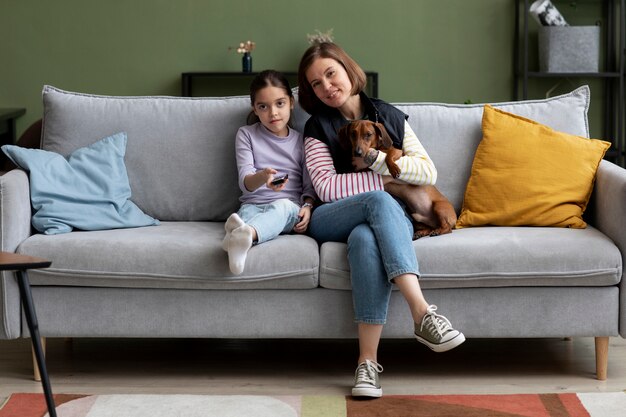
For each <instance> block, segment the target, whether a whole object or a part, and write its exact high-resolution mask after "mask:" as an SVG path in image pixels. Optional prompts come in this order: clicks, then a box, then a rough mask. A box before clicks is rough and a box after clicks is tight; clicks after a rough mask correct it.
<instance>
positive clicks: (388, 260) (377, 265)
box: [309, 191, 419, 324]
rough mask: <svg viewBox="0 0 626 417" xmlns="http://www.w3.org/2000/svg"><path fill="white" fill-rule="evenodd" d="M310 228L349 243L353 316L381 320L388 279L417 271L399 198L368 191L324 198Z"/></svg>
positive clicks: (320, 235) (410, 230)
mask: <svg viewBox="0 0 626 417" xmlns="http://www.w3.org/2000/svg"><path fill="white" fill-rule="evenodd" d="M309 232H310V234H311V236H312V237H313V238H315V239H316V240H317V241H318V242H319V243H323V242H328V241H333V242H347V243H348V263H349V264H350V273H351V280H352V300H353V303H354V314H355V321H356V322H358V323H369V324H385V321H386V319H387V307H388V306H389V297H390V296H391V288H392V285H391V282H390V281H391V280H392V279H393V278H395V277H397V276H399V275H402V274H406V273H410V274H415V275H416V276H419V270H418V266H417V258H416V256H415V251H414V249H413V243H412V242H413V236H412V233H413V226H412V225H411V221H410V220H409V219H408V218H407V216H406V215H405V213H404V210H403V209H402V208H401V207H400V205H399V204H398V202H397V201H396V200H394V199H393V197H391V195H389V194H388V193H386V192H385V191H371V192H367V193H362V194H357V195H355V196H352V197H348V198H345V199H343V200H338V201H335V202H332V203H327V204H323V205H321V206H320V207H318V208H317V209H316V210H315V211H314V212H313V216H312V218H311V222H310V224H309Z"/></svg>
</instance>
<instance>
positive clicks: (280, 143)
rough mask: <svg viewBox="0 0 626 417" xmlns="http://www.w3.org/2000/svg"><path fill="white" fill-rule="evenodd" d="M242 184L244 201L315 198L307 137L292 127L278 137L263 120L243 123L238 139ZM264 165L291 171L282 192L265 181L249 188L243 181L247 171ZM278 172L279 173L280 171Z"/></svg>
mask: <svg viewBox="0 0 626 417" xmlns="http://www.w3.org/2000/svg"><path fill="white" fill-rule="evenodd" d="M235 152H236V157H237V169H238V171H239V188H241V191H243V195H242V196H241V197H240V198H239V200H240V201H241V202H242V203H244V204H266V203H270V202H272V201H274V200H278V199H280V198H288V199H289V200H291V201H293V202H294V203H296V204H299V205H300V204H302V203H303V200H304V197H311V198H315V191H314V190H313V186H312V185H311V178H310V177H309V172H308V171H307V169H306V164H305V161H304V140H303V138H302V134H301V133H300V132H298V131H296V130H294V129H291V128H289V135H288V136H287V137H284V138H283V137H279V136H276V135H274V134H273V133H272V132H270V131H269V130H267V129H266V128H265V127H264V126H263V125H262V124H261V123H260V122H259V123H255V124H253V125H251V126H243V127H240V128H239V130H238V131H237V137H236V140H235ZM264 168H274V169H275V170H276V171H278V174H289V182H288V183H287V186H286V187H285V188H284V189H283V190H282V191H280V192H276V191H272V190H271V189H269V188H267V186H265V185H262V186H260V187H259V188H257V189H256V190H254V191H248V190H247V189H246V186H245V185H244V183H243V179H244V178H245V177H246V175H249V174H254V173H255V172H257V171H259V170H262V169H264ZM278 174H276V175H278Z"/></svg>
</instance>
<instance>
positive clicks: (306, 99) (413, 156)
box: [298, 43, 465, 397]
mask: <svg viewBox="0 0 626 417" xmlns="http://www.w3.org/2000/svg"><path fill="white" fill-rule="evenodd" d="M365 83H366V78H365V73H364V72H363V70H362V69H361V68H360V67H359V65H358V64H357V63H356V62H355V61H354V60H352V59H351V58H350V57H349V56H348V54H346V52H345V51H344V50H343V49H341V48H340V47H339V46H337V45H336V44H333V43H319V44H315V45H313V46H311V47H310V48H309V49H308V50H307V51H306V52H305V53H304V55H303V57H302V59H301V60H300V66H299V69H298V87H299V101H300V105H301V106H302V107H303V108H304V110H306V111H307V112H308V113H309V114H311V115H312V116H311V118H310V119H309V120H308V121H307V123H306V125H305V128H304V137H305V156H306V164H307V168H308V170H309V174H310V176H311V180H312V182H313V187H314V188H315V191H316V192H317V195H318V196H319V197H320V199H321V200H322V201H323V202H325V203H326V204H322V205H321V206H320V207H318V208H317V209H316V210H315V211H314V212H313V215H312V218H311V221H310V224H309V231H310V234H311V236H313V237H314V238H315V239H316V240H317V241H318V242H320V243H323V242H327V241H336V242H347V244H348V261H349V264H350V273H351V281H352V297H353V304H354V311H355V321H356V322H357V323H358V335H359V359H358V366H357V369H356V372H355V382H354V387H353V388H352V395H353V396H365V397H380V396H381V395H382V388H381V387H380V384H379V382H378V374H379V373H381V372H382V370H383V368H382V366H380V365H379V364H378V362H377V351H378V344H379V341H380V336H381V333H382V329H383V325H384V324H385V321H386V318H387V308H388V305H389V298H390V295H391V288H392V283H395V284H396V285H397V286H398V288H399V289H400V291H401V293H402V295H403V296H404V298H405V299H406V301H407V303H408V305H409V308H410V310H411V315H412V317H413V321H414V323H415V337H416V338H417V340H418V341H420V342H421V343H424V344H425V345H427V346H428V347H430V348H431V349H432V350H434V351H437V352H444V351H447V350H450V349H452V348H454V347H456V346H458V345H460V344H461V343H463V342H464V341H465V337H464V335H463V333H461V332H459V331H458V330H454V329H453V328H452V325H451V324H450V322H449V321H448V319H446V318H445V317H444V316H442V315H439V314H437V313H436V310H437V307H436V306H434V305H429V304H428V303H427V302H426V300H425V298H424V295H423V294H422V290H421V288H420V285H419V282H418V276H419V270H418V266H417V258H416V256H415V251H414V248H413V244H412V234H413V227H412V224H411V221H410V220H409V218H408V217H407V216H406V214H405V212H404V210H403V209H402V207H401V206H400V205H399V204H398V202H397V201H396V200H395V199H394V198H393V197H392V196H391V195H390V194H388V193H387V192H385V191H384V189H385V187H386V186H387V187H393V183H394V181H396V180H394V179H393V178H392V177H391V176H390V175H389V171H388V170H387V166H386V164H385V161H384V159H385V154H384V153H383V152H380V151H375V150H372V151H370V153H369V154H367V155H364V156H363V157H359V158H357V157H352V156H351V155H350V152H349V151H346V150H344V149H343V148H342V147H341V145H340V144H339V141H338V138H337V132H338V130H339V129H340V128H341V127H342V126H344V125H346V124H348V123H349V122H350V121H351V120H357V119H368V120H372V121H375V122H380V123H383V125H384V126H385V129H386V130H387V132H388V133H389V135H390V137H391V138H392V140H393V142H394V146H396V147H398V148H400V149H403V151H404V153H405V156H403V157H402V158H400V160H398V161H397V162H398V165H399V167H400V168H401V172H402V173H401V175H400V177H399V178H398V180H400V181H401V182H409V183H412V184H434V183H435V181H436V178H437V171H436V170H435V167H434V165H433V163H432V161H431V159H430V157H429V156H428V154H427V153H426V151H425V149H424V148H423V146H422V145H421V144H420V142H419V140H418V139H417V137H416V136H415V134H414V133H413V131H412V130H411V128H410V126H409V124H408V123H407V121H406V119H407V117H408V116H406V115H405V114H404V113H402V112H401V111H400V110H398V109H396V108H395V107H393V106H391V105H390V104H388V103H385V102H384V101H382V100H377V99H370V98H369V97H367V95H365V93H364V92H363V89H364V87H365ZM364 168H369V170H366V171H361V172H354V171H355V169H358V170H361V169H364ZM396 182H397V181H396Z"/></svg>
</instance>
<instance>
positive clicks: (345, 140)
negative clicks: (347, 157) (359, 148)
mask: <svg viewBox="0 0 626 417" xmlns="http://www.w3.org/2000/svg"><path fill="white" fill-rule="evenodd" d="M337 139H338V140H339V145H341V148H342V149H343V150H346V151H350V150H352V142H351V141H350V124H347V125H345V126H342V127H341V128H340V129H339V131H338V132H337Z"/></svg>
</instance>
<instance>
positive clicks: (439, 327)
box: [415, 305, 465, 352]
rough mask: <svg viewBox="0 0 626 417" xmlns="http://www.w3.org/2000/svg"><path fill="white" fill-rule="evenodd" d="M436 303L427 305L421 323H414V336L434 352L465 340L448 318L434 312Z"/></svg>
mask: <svg viewBox="0 0 626 417" xmlns="http://www.w3.org/2000/svg"><path fill="white" fill-rule="evenodd" d="M435 311H437V306H436V305H430V306H428V310H427V311H426V314H425V315H424V317H423V318H422V323H421V324H419V325H418V324H417V323H415V337H416V338H417V340H418V341H419V342H421V343H423V344H425V345H426V346H428V347H429V348H431V349H432V350H434V351H435V352H445V351H448V350H450V349H454V348H455V347H457V346H458V345H460V344H461V343H463V342H465V336H464V335H463V333H461V332H460V331H458V330H454V329H453V328H452V324H451V323H450V320H448V319H447V318H445V317H444V316H442V315H440V314H437V313H435Z"/></svg>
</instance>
